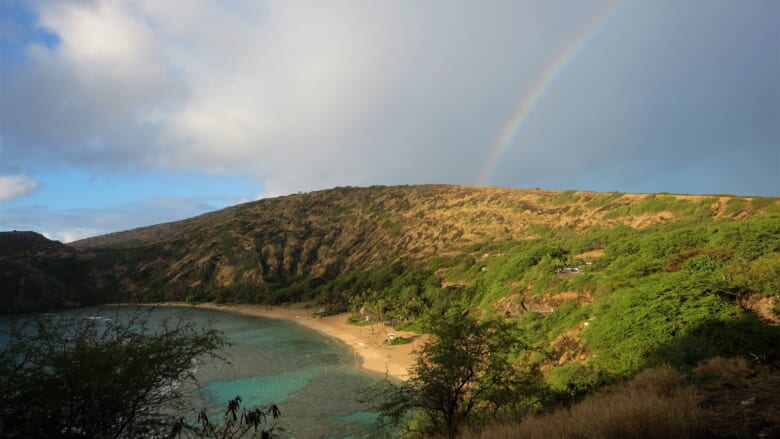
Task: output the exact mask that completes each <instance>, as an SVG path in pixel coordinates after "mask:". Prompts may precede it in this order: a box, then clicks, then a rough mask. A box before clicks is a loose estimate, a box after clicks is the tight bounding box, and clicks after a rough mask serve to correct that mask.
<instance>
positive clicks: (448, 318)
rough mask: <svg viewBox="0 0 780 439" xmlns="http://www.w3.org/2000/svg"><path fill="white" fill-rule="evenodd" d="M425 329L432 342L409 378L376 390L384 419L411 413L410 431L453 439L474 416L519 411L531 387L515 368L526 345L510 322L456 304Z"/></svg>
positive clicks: (384, 384) (420, 353) (481, 416)
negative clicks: (480, 315)
mask: <svg viewBox="0 0 780 439" xmlns="http://www.w3.org/2000/svg"><path fill="white" fill-rule="evenodd" d="M426 329H428V331H429V332H430V333H431V335H432V337H433V340H432V341H429V342H426V343H424V344H423V345H422V347H421V348H420V351H419V358H418V360H417V363H416V365H415V366H414V367H413V368H412V369H411V371H410V372H411V378H410V379H409V381H407V382H404V383H401V384H393V383H391V382H389V381H384V382H380V384H379V385H378V386H377V387H376V388H374V389H373V391H374V392H377V393H378V400H379V401H380V404H379V406H378V409H379V411H380V413H381V414H382V417H383V418H384V419H386V420H389V421H391V422H396V423H397V422H399V421H401V420H403V419H406V418H407V415H408V414H409V412H412V413H411V414H412V415H413V416H414V419H415V422H414V423H412V424H409V425H408V426H407V428H408V429H409V431H408V432H407V433H413V434H423V435H426V436H427V435H434V436H444V437H448V438H454V437H456V436H457V434H458V431H459V430H460V429H461V428H462V427H463V426H464V425H466V424H467V423H468V422H472V421H473V418H485V417H486V416H488V415H495V414H496V413H499V412H503V411H506V410H509V411H510V412H514V411H515V410H514V409H515V408H516V404H517V402H518V401H519V400H520V398H519V396H520V394H521V392H524V393H527V392H528V389H527V388H526V386H524V384H526V382H524V381H523V380H522V379H521V377H520V375H519V374H518V373H517V371H516V370H515V369H514V368H513V367H512V363H511V360H510V359H511V358H512V356H513V354H515V353H516V352H517V351H518V350H520V349H523V346H522V343H521V342H520V341H519V340H518V338H516V337H514V334H513V333H512V330H511V327H510V326H508V325H506V323H503V322H500V321H496V320H483V321H481V322H480V321H477V319H476V318H475V317H473V316H471V315H470V314H468V313H466V312H464V311H463V310H462V309H458V308H454V309H451V310H449V311H448V312H447V313H445V314H444V315H442V316H440V318H439V319H438V320H437V321H436V322H435V323H432V324H430V325H429V326H428V327H427V328H426Z"/></svg>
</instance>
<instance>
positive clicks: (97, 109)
mask: <svg viewBox="0 0 780 439" xmlns="http://www.w3.org/2000/svg"><path fill="white" fill-rule="evenodd" d="M778 23H780V2H778V1H776V0H766V1H762V0H744V1H734V0H708V1H706V2H703V1H699V0H669V1H667V0H653V1H649V0H642V1H619V0H580V1H576V2H573V1H570V0H545V1H541V0H535V1H523V0H512V1H500V0H496V1H490V2H483V1H450V0H447V1H443V0H442V1H439V0H425V1H419V0H396V1H392V2H388V1H365V0H354V1H339V0H334V1H329V2H309V1H302V0H301V1H298V0H279V1H257V0H219V1H217V0H213V1H209V0H188V1H186V2H182V1H179V0H132V1H131V0H0V230H35V231H38V232H41V233H44V234H45V235H46V236H47V237H49V238H52V239H58V240H61V241H63V242H70V241H73V240H76V239H80V238H84V237H88V236H93V235H98V234H103V233H109V232H114V231H119V230H126V229H131V228H135V227H140V226H145V225H151V224H156V223H161V222H167V221H173V220H178V219H184V218H188V217H191V216H194V215H197V214H201V213H204V212H208V211H211V210H215V209H220V208H223V207H226V206H230V205H235V204H238V203H242V202H247V201H252V200H256V199H260V198H266V197H273V196H279V195H285V194H290V193H296V192H301V191H304V192H305V191H311V190H320V189H327V188H332V187H335V186H347V185H350V186H369V185H395V184H422V183H448V184H466V185H482V186H502V187H517V188H536V187H540V188H545V189H556V190H563V189H579V190H595V191H622V192H642V193H645V192H661V191H665V192H672V193H693V194H716V193H732V194H741V195H763V196H780V25H779V24H778Z"/></svg>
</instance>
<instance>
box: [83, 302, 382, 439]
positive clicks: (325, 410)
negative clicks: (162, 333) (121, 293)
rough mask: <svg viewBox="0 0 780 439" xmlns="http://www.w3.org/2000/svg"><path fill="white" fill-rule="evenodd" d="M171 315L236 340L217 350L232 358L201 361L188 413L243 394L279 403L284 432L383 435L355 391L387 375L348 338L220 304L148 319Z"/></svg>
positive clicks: (116, 314) (159, 311) (250, 401)
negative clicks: (371, 366) (365, 366)
mask: <svg viewBox="0 0 780 439" xmlns="http://www.w3.org/2000/svg"><path fill="white" fill-rule="evenodd" d="M143 309H144V310H148V308H143ZM136 310H138V308H132V307H121V308H120V309H119V310H117V309H116V308H111V307H99V308H92V309H89V310H81V311H79V312H80V313H82V314H83V315H85V316H92V317H96V316H105V317H108V318H120V319H122V318H123V317H124V316H127V315H129V314H130V313H131V312H134V311H136ZM171 317H184V318H186V319H188V320H191V321H194V322H196V323H197V324H198V325H202V326H204V327H210V328H214V329H218V330H220V331H222V332H223V333H224V334H225V335H226V337H227V338H228V340H229V341H230V343H231V346H228V347H226V348H224V349H222V350H221V351H220V352H219V353H220V354H221V355H222V356H223V357H224V358H225V360H227V361H224V362H223V361H211V360H208V361H205V362H202V363H200V364H198V365H197V366H196V371H195V375H196V377H197V379H198V382H199V386H200V388H199V389H198V394H199V395H200V396H199V397H198V398H197V400H196V401H195V403H194V404H193V406H194V407H196V409H195V410H193V413H190V414H187V415H188V416H192V417H193V418H194V417H195V416H196V413H197V411H198V410H200V409H201V408H206V410H207V411H208V412H209V413H210V416H211V417H212V419H214V420H215V419H219V418H220V417H221V415H222V413H224V410H225V406H226V404H227V401H228V400H230V399H233V398H235V397H236V395H240V396H241V399H242V401H243V402H242V405H243V406H244V407H247V408H250V407H254V406H263V405H267V404H270V403H274V404H276V405H278V406H279V408H280V410H281V412H282V417H281V418H280V419H279V420H278V421H279V422H278V425H279V427H280V428H281V429H283V431H281V430H280V429H277V432H280V431H281V434H280V436H281V437H291V438H351V437H355V438H361V437H366V438H371V437H377V436H379V432H377V431H375V427H374V421H375V420H376V413H373V412H371V411H370V408H369V407H367V406H366V405H365V404H362V403H359V402H357V396H358V393H359V392H360V391H361V390H362V389H365V388H366V387H368V386H370V385H371V384H373V383H375V382H376V381H377V380H379V379H381V378H383V376H381V375H379V374H373V373H369V372H366V371H363V370H362V369H360V368H359V367H358V359H357V358H356V356H355V354H354V352H353V351H352V350H351V349H349V348H348V347H347V346H346V345H344V344H342V343H340V342H338V341H337V340H334V339H331V338H329V337H325V336H322V335H321V334H319V333H317V332H316V331H313V330H310V329H307V328H304V327H301V326H298V325H295V324H293V323H290V322H285V321H280V320H273V319H266V318H261V317H251V316H244V315H240V314H234V313H229V312H223V311H217V310H206V309H193V308H156V309H154V310H153V311H152V312H151V314H150V316H149V322H150V323H151V324H152V325H155V324H159V323H160V322H161V321H163V320H164V319H166V318H171Z"/></svg>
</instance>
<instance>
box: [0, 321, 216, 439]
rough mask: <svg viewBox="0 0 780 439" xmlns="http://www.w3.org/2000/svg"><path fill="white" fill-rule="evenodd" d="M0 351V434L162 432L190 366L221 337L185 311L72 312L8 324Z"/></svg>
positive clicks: (182, 399)
mask: <svg viewBox="0 0 780 439" xmlns="http://www.w3.org/2000/svg"><path fill="white" fill-rule="evenodd" d="M7 336H8V338H9V341H8V343H7V344H6V345H5V346H4V347H3V348H2V352H0V398H1V399H0V431H2V434H3V437H6V438H16V437H20V438H21V437H74V438H75V437H89V438H109V437H110V438H130V437H166V436H169V435H170V434H171V429H172V427H173V425H175V424H176V423H177V421H176V419H177V416H176V415H177V413H181V412H182V410H183V409H184V408H185V407H186V396H187V390H191V389H193V388H194V387H193V386H191V385H190V384H192V383H193V382H194V380H195V378H194V376H193V366H194V363H195V362H196V361H197V359H199V358H202V357H203V356H211V357H215V356H216V355H217V354H216V350H217V349H218V348H219V347H221V346H223V345H224V344H225V343H226V340H225V339H224V337H223V336H222V335H221V334H220V333H218V332H216V331H214V330H207V329H202V328H199V327H196V326H195V325H194V324H192V323H188V322H185V321H181V320H180V321H178V322H172V321H166V322H164V323H163V324H162V325H160V326H159V327H158V328H156V329H153V328H151V327H150V325H148V324H147V318H146V316H145V314H134V315H132V316H131V317H129V319H128V320H125V321H121V319H119V318H114V319H108V318H89V317H86V316H81V315H73V314H69V315H60V316H56V317H51V316H50V317H36V318H34V319H32V320H28V321H27V323H26V324H22V325H21V326H16V327H13V328H12V329H11V331H10V333H9V334H7Z"/></svg>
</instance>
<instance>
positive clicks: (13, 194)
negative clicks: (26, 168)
mask: <svg viewBox="0 0 780 439" xmlns="http://www.w3.org/2000/svg"><path fill="white" fill-rule="evenodd" d="M39 186H40V185H39V184H38V182H37V181H35V180H33V179H32V178H30V177H28V176H26V175H0V202H3V201H11V200H13V199H16V198H19V197H24V196H26V195H30V194H31V193H33V192H35V190H36V189H38V187H39Z"/></svg>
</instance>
